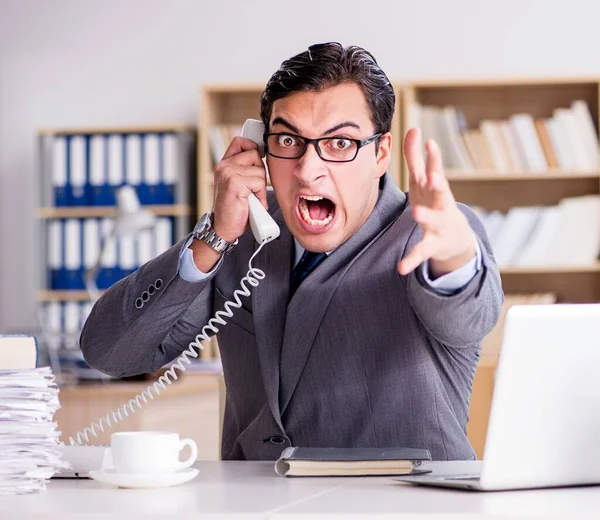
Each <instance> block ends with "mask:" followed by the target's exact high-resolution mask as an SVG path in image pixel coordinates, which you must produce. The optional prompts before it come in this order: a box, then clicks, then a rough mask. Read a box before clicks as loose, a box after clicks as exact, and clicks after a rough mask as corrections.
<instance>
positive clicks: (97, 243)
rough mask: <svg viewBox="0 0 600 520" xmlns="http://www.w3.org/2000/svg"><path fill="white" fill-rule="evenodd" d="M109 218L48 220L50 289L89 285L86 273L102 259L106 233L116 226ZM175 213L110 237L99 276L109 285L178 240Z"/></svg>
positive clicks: (99, 284) (101, 284) (102, 284)
mask: <svg viewBox="0 0 600 520" xmlns="http://www.w3.org/2000/svg"><path fill="white" fill-rule="evenodd" d="M113 224H114V223H113V220H112V219H109V218H84V219H81V218H68V219H50V220H48V221H47V246H48V247H47V254H48V256H47V280H48V284H47V285H46V286H47V287H48V288H49V289H53V290H65V289H85V282H84V275H85V272H86V271H87V270H88V269H91V268H93V267H94V266H95V265H96V262H97V261H98V258H99V255H100V251H101V243H102V238H103V237H108V236H109V235H110V231H111V229H112V226H113ZM174 228H175V223H174V218H173V217H159V218H157V220H156V226H155V227H154V229H153V230H147V231H143V232H140V233H138V234H137V235H136V236H133V235H124V236H119V237H113V238H110V239H108V241H107V242H106V247H105V248H104V252H103V254H102V258H101V261H100V271H99V273H98V276H97V278H96V284H97V287H98V288H99V289H106V288H108V287H110V286H111V285H112V284H113V283H115V282H117V281H118V280H120V279H121V278H123V277H125V276H127V275H129V274H131V273H133V272H134V271H135V270H136V269H137V268H138V267H140V266H141V265H143V264H145V263H146V262H149V261H150V260H152V259H153V258H155V257H157V256H158V255H160V254H161V253H163V252H164V251H166V250H167V249H168V248H169V247H171V246H172V245H173V244H174V243H175V233H174Z"/></svg>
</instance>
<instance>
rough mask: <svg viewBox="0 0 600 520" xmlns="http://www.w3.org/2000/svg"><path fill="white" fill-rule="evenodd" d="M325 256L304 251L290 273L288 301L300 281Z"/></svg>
mask: <svg viewBox="0 0 600 520" xmlns="http://www.w3.org/2000/svg"><path fill="white" fill-rule="evenodd" d="M326 256H327V254H325V253H311V252H310V251H304V254H303V255H302V258H300V261H299V262H298V264H297V265H296V267H294V270H293V271H292V279H291V282H290V299H291V298H292V296H293V295H294V293H295V292H296V289H298V286H299V285H300V284H301V283H302V281H303V280H304V279H305V278H306V277H307V276H308V275H309V274H310V272H311V271H312V270H313V269H314V268H315V267H317V265H318V264H319V263H320V262H321V261H322V260H323V259H324V258H325V257H326Z"/></svg>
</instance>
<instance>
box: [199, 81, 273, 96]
mask: <svg viewBox="0 0 600 520" xmlns="http://www.w3.org/2000/svg"><path fill="white" fill-rule="evenodd" d="M266 84H267V82H266V81H265V82H264V83H212V84H207V85H204V86H203V87H202V91H204V92H206V93H208V94H240V93H242V94H244V93H249V92H250V93H255V92H256V93H258V94H261V93H262V91H263V90H264V89H265V86H266Z"/></svg>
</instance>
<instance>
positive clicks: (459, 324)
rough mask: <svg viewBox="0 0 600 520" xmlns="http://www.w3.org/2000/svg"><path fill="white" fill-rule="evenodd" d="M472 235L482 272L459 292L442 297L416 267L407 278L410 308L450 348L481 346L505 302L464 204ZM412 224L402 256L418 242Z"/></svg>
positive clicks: (484, 242)
mask: <svg viewBox="0 0 600 520" xmlns="http://www.w3.org/2000/svg"><path fill="white" fill-rule="evenodd" d="M459 207H460V209H461V211H462V212H463V213H465V215H466V217H467V219H468V221H469V224H470V226H471V229H472V230H473V232H474V233H475V237H476V239H477V241H478V244H479V248H480V251H481V255H482V256H481V268H480V269H479V271H478V272H477V273H476V274H475V276H474V277H473V278H471V280H470V281H469V282H468V283H467V284H466V285H465V286H463V287H462V288H461V289H460V290H458V291H456V292H454V293H452V294H442V293H440V292H439V291H436V290H435V289H433V288H432V287H431V286H429V284H428V283H427V281H426V280H425V279H424V277H423V270H422V269H421V268H420V267H419V268H417V269H415V270H414V271H412V272H411V273H409V274H408V275H407V277H406V283H407V291H408V297H409V300H410V304H411V306H412V308H413V309H414V311H415V313H416V314H417V316H418V317H419V320H420V321H421V323H422V324H423V326H424V327H425V328H426V329H427V331H428V332H429V333H430V334H431V335H432V336H433V337H435V338H436V339H437V340H438V341H439V342H440V343H443V344H444V345H447V346H449V347H459V348H460V347H467V346H471V345H474V344H477V343H479V342H481V340H482V339H483V338H484V337H485V336H486V335H487V334H488V333H489V332H490V331H491V330H492V328H493V327H494V325H495V324H496V322H497V321H498V318H499V316H500V310H501V307H502V303H503V301H504V293H503V291H502V282H501V279H500V272H499V270H498V267H497V265H496V262H495V260H494V255H493V252H492V248H491V245H490V242H489V240H488V237H487V234H486V232H485V228H484V227H483V224H482V223H481V221H480V220H479V219H478V218H477V216H476V215H475V214H474V213H473V211H472V210H470V209H469V208H468V207H467V206H465V205H464V204H459ZM421 238H422V232H421V228H420V227H419V226H418V225H417V224H416V223H415V225H414V228H413V232H412V234H411V236H410V238H409V240H408V243H407V247H406V250H405V251H404V254H408V252H409V251H410V250H411V249H412V248H413V247H414V246H415V245H416V244H417V243H418V242H419V241H420V240H421Z"/></svg>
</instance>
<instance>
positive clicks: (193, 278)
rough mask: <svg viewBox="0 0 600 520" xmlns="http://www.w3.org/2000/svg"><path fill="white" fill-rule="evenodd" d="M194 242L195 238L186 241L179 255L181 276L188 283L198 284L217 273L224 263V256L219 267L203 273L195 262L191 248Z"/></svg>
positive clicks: (220, 259) (218, 264) (218, 263)
mask: <svg viewBox="0 0 600 520" xmlns="http://www.w3.org/2000/svg"><path fill="white" fill-rule="evenodd" d="M192 240H194V237H190V238H189V239H188V240H187V241H186V243H185V244H184V245H183V248H182V249H181V252H180V253H179V276H181V278H183V279H184V280H185V281H186V282H192V283H198V282H202V281H204V280H207V279H208V278H210V277H211V276H212V275H213V274H215V273H216V272H217V270H218V269H219V267H220V266H221V263H222V262H223V256H221V258H219V261H218V262H217V265H215V266H214V267H213V268H212V269H211V270H210V271H209V272H208V273H203V272H202V271H200V269H198V268H197V267H196V262H194V252H193V251H192V250H191V249H190V248H189V247H190V244H191V243H192Z"/></svg>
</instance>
